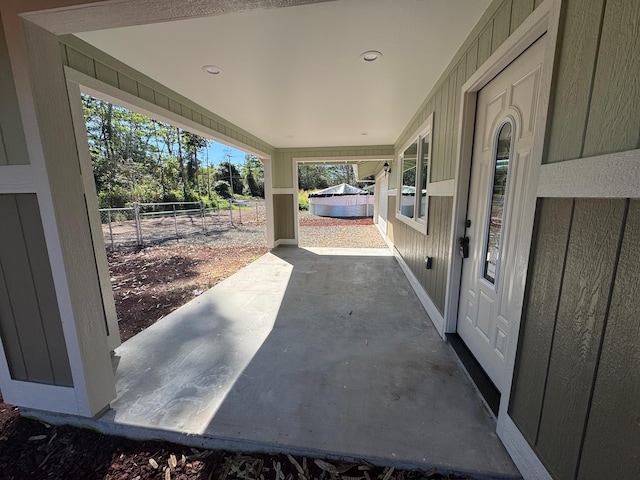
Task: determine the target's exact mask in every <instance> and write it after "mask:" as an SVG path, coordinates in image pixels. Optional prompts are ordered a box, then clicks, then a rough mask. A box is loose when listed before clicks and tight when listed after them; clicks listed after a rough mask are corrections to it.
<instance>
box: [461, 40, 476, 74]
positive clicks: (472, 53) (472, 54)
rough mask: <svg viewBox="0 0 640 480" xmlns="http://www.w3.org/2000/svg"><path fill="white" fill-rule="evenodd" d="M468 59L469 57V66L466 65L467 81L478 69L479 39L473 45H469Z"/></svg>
mask: <svg viewBox="0 0 640 480" xmlns="http://www.w3.org/2000/svg"><path fill="white" fill-rule="evenodd" d="M466 59H467V67H466V72H465V79H464V81H465V82H466V81H467V80H468V79H469V77H471V75H473V73H474V72H475V71H476V69H477V65H478V42H477V41H476V42H473V44H472V45H471V47H469V50H467V56H466Z"/></svg>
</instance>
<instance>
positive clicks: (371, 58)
mask: <svg viewBox="0 0 640 480" xmlns="http://www.w3.org/2000/svg"><path fill="white" fill-rule="evenodd" d="M381 57H382V53H380V52H379V51H377V50H368V51H366V52H364V53H363V54H362V55H360V58H361V59H362V60H364V61H365V62H375V61H376V60H378V59H379V58H381Z"/></svg>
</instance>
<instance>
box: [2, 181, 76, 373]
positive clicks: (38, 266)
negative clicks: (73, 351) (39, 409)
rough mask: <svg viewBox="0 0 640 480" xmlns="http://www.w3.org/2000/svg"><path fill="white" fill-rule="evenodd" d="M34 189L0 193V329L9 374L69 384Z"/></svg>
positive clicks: (67, 357)
mask: <svg viewBox="0 0 640 480" xmlns="http://www.w3.org/2000/svg"><path fill="white" fill-rule="evenodd" d="M39 218H40V210H39V208H38V200H37V198H36V195H35V194H18V195H0V224H2V226H3V234H2V235H0V265H1V268H0V333H1V334H2V344H3V345H4V348H5V352H6V357H7V363H8V364H9V371H10V372H11V378H13V379H14V380H21V381H27V382H39V383H48V384H51V385H61V386H73V379H72V377H71V368H70V366H69V356H68V354H67V347H66V344H65V340H64V333H63V331H62V320H61V318H60V311H59V309H58V301H57V299H56V293H55V290H54V286H53V278H52V275H51V267H50V263H49V257H48V255H47V248H46V244H45V239H44V232H43V230H42V224H41V223H40V222H39V221H38V219H39Z"/></svg>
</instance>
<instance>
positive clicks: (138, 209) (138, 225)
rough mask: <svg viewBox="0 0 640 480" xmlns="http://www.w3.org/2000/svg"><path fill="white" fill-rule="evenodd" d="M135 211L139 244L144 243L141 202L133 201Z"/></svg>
mask: <svg viewBox="0 0 640 480" xmlns="http://www.w3.org/2000/svg"><path fill="white" fill-rule="evenodd" d="M133 213H134V216H135V220H136V237H137V241H138V246H141V245H142V225H141V224H140V204H138V202H133Z"/></svg>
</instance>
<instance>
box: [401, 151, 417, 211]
mask: <svg viewBox="0 0 640 480" xmlns="http://www.w3.org/2000/svg"><path fill="white" fill-rule="evenodd" d="M417 160H418V142H417V141H415V142H414V143H413V144H411V146H410V147H409V148H407V149H406V150H405V151H404V154H403V160H402V195H401V201H400V213H401V214H402V215H405V216H407V217H409V218H413V213H414V208H415V207H414V205H415V198H416V163H417Z"/></svg>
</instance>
